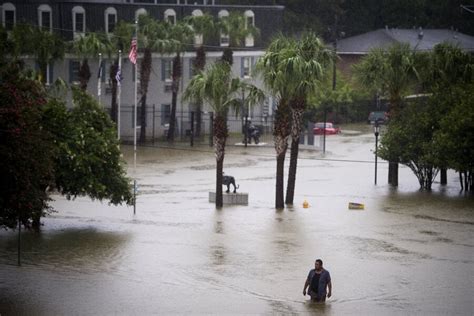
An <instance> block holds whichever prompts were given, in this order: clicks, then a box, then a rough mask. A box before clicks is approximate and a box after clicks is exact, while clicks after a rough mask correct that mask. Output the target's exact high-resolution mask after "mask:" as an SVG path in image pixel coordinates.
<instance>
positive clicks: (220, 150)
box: [214, 113, 228, 208]
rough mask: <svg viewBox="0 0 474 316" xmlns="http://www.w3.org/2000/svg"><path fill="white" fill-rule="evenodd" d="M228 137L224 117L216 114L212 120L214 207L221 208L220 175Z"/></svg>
mask: <svg viewBox="0 0 474 316" xmlns="http://www.w3.org/2000/svg"><path fill="white" fill-rule="evenodd" d="M227 136H228V131H227V122H226V120H225V116H223V115H221V114H218V113H216V118H215V120H214V150H215V155H216V207H217V208H221V207H222V206H223V201H222V173H223V171H224V170H223V169H224V155H225V143H226V139H227Z"/></svg>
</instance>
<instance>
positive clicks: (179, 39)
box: [167, 21, 194, 142]
mask: <svg viewBox="0 0 474 316" xmlns="http://www.w3.org/2000/svg"><path fill="white" fill-rule="evenodd" d="M167 23H169V22H167ZM193 36H194V32H193V29H192V28H191V26H190V25H189V24H188V23H186V21H180V22H178V23H176V24H174V25H170V29H169V31H168V39H169V47H168V49H169V50H171V51H172V52H174V53H175V54H176V55H175V57H174V58H173V69H172V83H171V92H172V96H171V113H170V126H169V129H168V135H167V138H168V142H173V141H174V132H175V129H176V128H175V126H176V107H177V102H178V91H179V82H180V80H181V76H182V66H183V65H182V62H181V54H182V53H183V51H184V50H185V49H186V47H187V46H188V45H189V44H191V41H192V38H193Z"/></svg>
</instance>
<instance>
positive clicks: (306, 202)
mask: <svg viewBox="0 0 474 316" xmlns="http://www.w3.org/2000/svg"><path fill="white" fill-rule="evenodd" d="M308 207H309V203H308V201H306V200H304V202H303V208H308Z"/></svg>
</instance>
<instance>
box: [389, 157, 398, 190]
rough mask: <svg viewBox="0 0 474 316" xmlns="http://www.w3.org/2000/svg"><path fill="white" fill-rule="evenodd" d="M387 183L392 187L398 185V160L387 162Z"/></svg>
mask: <svg viewBox="0 0 474 316" xmlns="http://www.w3.org/2000/svg"><path fill="white" fill-rule="evenodd" d="M388 183H389V184H390V185H392V186H394V187H397V186H398V162H393V161H390V162H389V163H388Z"/></svg>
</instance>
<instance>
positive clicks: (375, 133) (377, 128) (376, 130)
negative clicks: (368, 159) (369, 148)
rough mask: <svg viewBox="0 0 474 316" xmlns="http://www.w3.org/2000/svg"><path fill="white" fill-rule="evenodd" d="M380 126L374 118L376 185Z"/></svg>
mask: <svg viewBox="0 0 474 316" xmlns="http://www.w3.org/2000/svg"><path fill="white" fill-rule="evenodd" d="M379 134H380V126H379V122H378V121H377V120H375V123H374V135H375V184H376V185H377V147H378V145H379Z"/></svg>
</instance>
